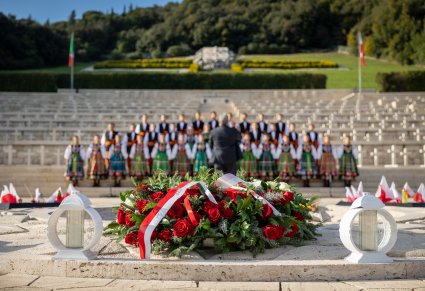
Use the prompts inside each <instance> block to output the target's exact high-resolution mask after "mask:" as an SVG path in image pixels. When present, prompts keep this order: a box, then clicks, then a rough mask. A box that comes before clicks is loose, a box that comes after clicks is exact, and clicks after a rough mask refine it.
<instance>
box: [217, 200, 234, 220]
mask: <svg viewBox="0 0 425 291" xmlns="http://www.w3.org/2000/svg"><path fill="white" fill-rule="evenodd" d="M226 204H227V203H226V201H223V200H222V201H220V202H219V203H218V207H219V209H220V214H221V216H223V217H224V218H226V219H232V218H233V214H234V213H233V210H232V208H230V206H229V207H226Z"/></svg>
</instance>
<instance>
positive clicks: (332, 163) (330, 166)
mask: <svg viewBox="0 0 425 291" xmlns="http://www.w3.org/2000/svg"><path fill="white" fill-rule="evenodd" d="M320 175H323V176H325V177H327V176H336V160H335V158H334V156H333V155H332V153H323V154H322V158H321V159H320Z"/></svg>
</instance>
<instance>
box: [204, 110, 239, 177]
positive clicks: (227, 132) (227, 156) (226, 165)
mask: <svg viewBox="0 0 425 291" xmlns="http://www.w3.org/2000/svg"><path fill="white" fill-rule="evenodd" d="M228 124H229V119H228V118H227V116H225V117H224V118H223V120H222V121H221V124H220V126H219V127H217V128H215V129H214V130H212V131H211V135H210V147H211V151H212V158H213V162H214V168H215V169H216V170H221V171H223V172H224V173H225V174H226V173H232V174H234V175H235V174H236V162H237V161H238V160H240V159H241V158H242V152H241V149H240V147H239V144H240V142H241V139H242V136H241V134H240V132H239V131H238V130H236V129H235V128H230V127H229V126H228Z"/></svg>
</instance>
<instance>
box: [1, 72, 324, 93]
mask: <svg viewBox="0 0 425 291" xmlns="http://www.w3.org/2000/svg"><path fill="white" fill-rule="evenodd" d="M75 86H76V88H80V89H324V88H326V76H325V75H321V74H310V73H297V74H280V73H276V74H273V73H261V74H260V73H258V74H232V73H212V74H211V73H198V74H172V73H79V74H76V75H75ZM58 88H69V75H68V74H45V73H31V74H30V73H1V74H0V91H33V92H54V91H56V90H57V89H58Z"/></svg>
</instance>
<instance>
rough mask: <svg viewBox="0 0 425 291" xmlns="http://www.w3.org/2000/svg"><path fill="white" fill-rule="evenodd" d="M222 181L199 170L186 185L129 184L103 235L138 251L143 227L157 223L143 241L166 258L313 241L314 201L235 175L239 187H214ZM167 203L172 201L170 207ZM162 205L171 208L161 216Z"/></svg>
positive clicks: (161, 180)
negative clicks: (209, 245) (208, 244)
mask: <svg viewBox="0 0 425 291" xmlns="http://www.w3.org/2000/svg"><path fill="white" fill-rule="evenodd" d="M221 176H222V173H221V172H217V171H214V170H211V169H202V170H201V171H200V172H199V173H198V174H197V175H196V176H195V177H189V176H186V177H185V180H186V181H185V182H182V180H181V178H180V177H178V176H173V177H168V176H167V175H165V174H164V173H161V172H160V173H157V174H156V175H155V176H154V177H152V178H150V179H149V180H148V182H147V183H137V182H136V181H133V182H134V184H135V187H134V188H133V189H131V190H129V191H126V192H123V193H121V194H120V199H121V205H120V206H119V207H117V208H116V211H117V218H116V221H113V222H111V223H110V224H109V225H108V226H107V227H106V229H105V234H115V235H117V236H118V239H119V240H123V239H124V241H125V243H127V244H129V245H133V246H139V247H140V248H141V250H142V246H143V247H145V246H144V245H145V243H146V234H147V232H146V233H145V230H146V226H149V225H151V224H152V221H154V220H155V219H157V220H158V219H159V220H158V223H157V224H156V225H155V228H154V230H153V231H152V232H151V233H150V234H149V235H148V239H149V236H150V240H147V242H148V244H151V245H152V246H151V247H152V252H153V253H155V254H160V253H161V254H167V255H169V256H181V255H182V254H183V253H184V252H189V251H192V250H199V249H202V248H204V246H203V245H204V242H205V241H206V240H209V241H210V242H211V241H212V242H213V243H212V245H213V247H214V248H215V250H216V251H218V252H229V251H235V250H249V251H250V252H252V254H253V256H255V255H257V254H258V253H261V252H263V251H264V249H265V248H275V247H279V246H282V245H286V244H293V245H300V244H301V243H302V241H303V240H311V239H314V238H315V237H316V236H317V233H316V228H317V225H315V224H312V223H310V222H309V219H310V218H311V216H310V214H309V211H310V209H311V206H312V204H313V203H314V201H313V200H312V199H307V198H305V197H303V195H302V194H301V193H298V192H297V191H296V189H295V188H294V187H292V186H290V185H288V184H286V183H279V182H275V181H269V182H262V181H254V182H252V181H251V182H245V181H242V180H241V179H239V180H237V178H236V177H234V176H233V177H234V178H236V181H239V182H237V184H236V185H233V186H230V187H223V185H222V186H219V183H218V182H219V181H220V179H222V178H220V177H221ZM226 176H227V175H226ZM194 181H196V182H194ZM188 183H190V184H188ZM191 185H192V186H191ZM187 186H190V187H188V188H187V189H184V188H183V187H187ZM182 189H183V190H184V191H181V190H182ZM179 190H180V191H179ZM183 192H184V194H183V195H181V197H180V196H178V199H176V196H175V195H177V193H180V194H181V193H183ZM170 198H174V199H176V200H175V203H173V204H172V205H171V204H170V203H169V202H170V200H168V199H170ZM165 201H167V202H168V204H170V205H171V207H169V208H168V209H165V210H166V212H164V207H166V205H167V203H166V202H165ZM161 212H163V213H164V215H163V216H159V214H160V213H161ZM152 217H154V219H153V220H151V218H152ZM143 238H145V240H143ZM149 247H150V246H149ZM149 251H150V249H149ZM141 254H142V252H141ZM141 256H142V257H143V255H141Z"/></svg>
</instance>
